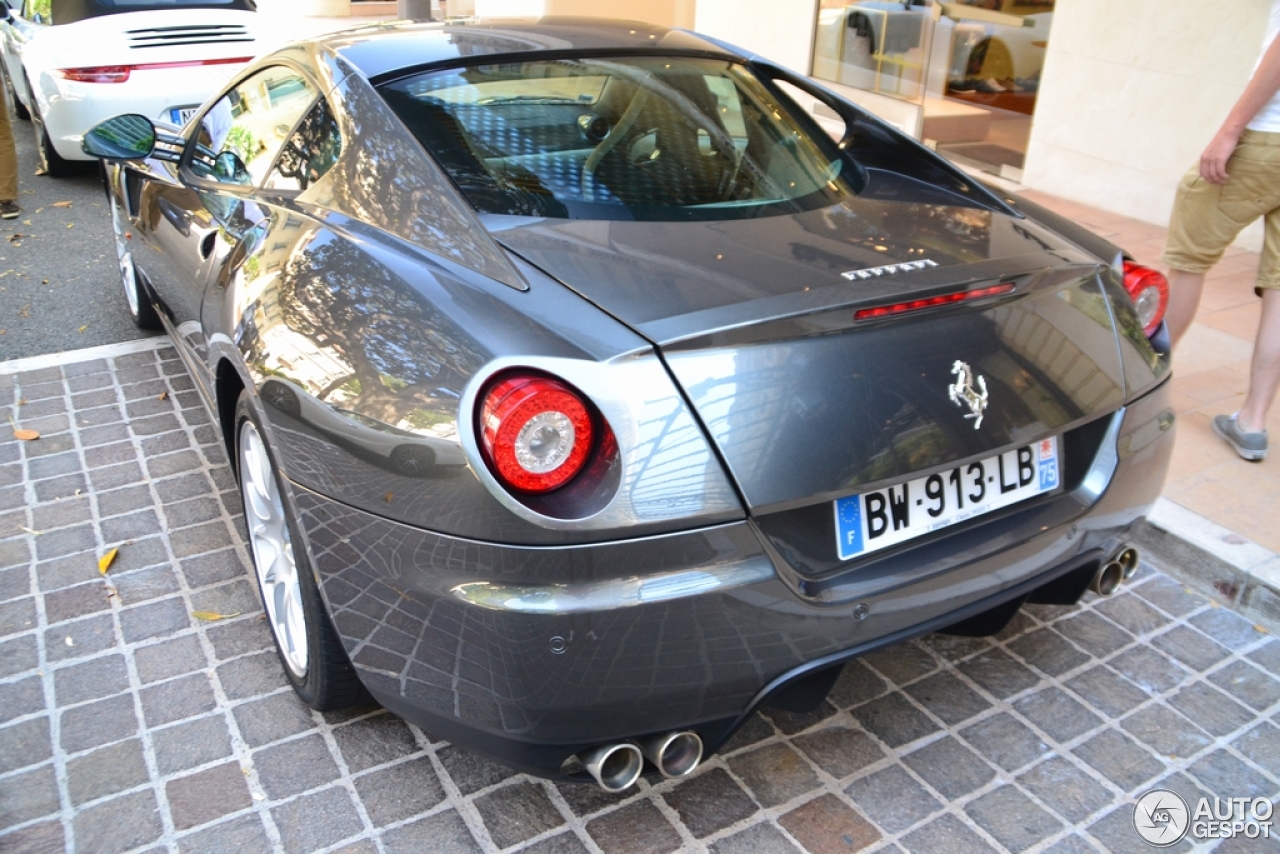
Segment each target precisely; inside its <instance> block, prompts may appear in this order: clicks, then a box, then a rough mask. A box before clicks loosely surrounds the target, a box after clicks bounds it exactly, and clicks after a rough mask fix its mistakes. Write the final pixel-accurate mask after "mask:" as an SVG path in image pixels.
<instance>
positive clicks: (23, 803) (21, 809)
mask: <svg viewBox="0 0 1280 854" xmlns="http://www.w3.org/2000/svg"><path fill="white" fill-rule="evenodd" d="M0 792H2V793H3V795H0V828H5V827H13V826H15V825H19V824H24V823H26V822H28V821H33V820H35V819H38V818H42V817H44V816H47V815H50V814H52V813H55V812H57V811H58V810H59V809H60V808H61V802H60V800H59V795H58V780H57V776H56V774H55V773H54V770H53V766H52V765H45V766H42V767H40V768H36V769H34V770H32V771H26V772H24V773H22V774H18V775H16V776H13V777H9V778H7V779H5V780H4V781H3V782H0ZM2 839H3V837H0V840H2ZM3 849H4V846H3V845H0V850H3Z"/></svg>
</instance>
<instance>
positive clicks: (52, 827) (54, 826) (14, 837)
mask: <svg viewBox="0 0 1280 854" xmlns="http://www.w3.org/2000/svg"><path fill="white" fill-rule="evenodd" d="M65 846H66V833H65V831H63V829H62V824H61V823H59V822H57V821H44V822H40V823H39V824H32V825H28V826H27V827H22V828H19V829H17V830H14V831H10V832H8V833H5V832H4V831H0V851H9V852H12V854H56V852H58V851H63V850H65Z"/></svg>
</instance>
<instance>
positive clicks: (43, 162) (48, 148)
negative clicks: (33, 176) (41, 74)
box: [27, 80, 75, 178]
mask: <svg viewBox="0 0 1280 854" xmlns="http://www.w3.org/2000/svg"><path fill="white" fill-rule="evenodd" d="M27 92H28V93H29V95H30V97H31V128H32V130H34V131H35V134H36V160H37V162H38V163H39V164H40V169H41V171H43V173H44V174H45V175H48V176H49V177H51V178H64V177H66V176H67V175H70V174H72V173H73V172H74V171H75V169H74V167H73V166H72V163H71V161H70V160H67V159H65V158H64V157H63V156H62V155H61V154H59V153H58V150H57V149H56V148H54V147H53V142H52V140H50V139H49V131H48V130H47V129H46V128H45V126H44V119H43V118H42V117H41V116H40V107H39V106H37V105H36V103H35V95H34V92H35V90H34V89H32V88H31V81H30V80H28V81H27Z"/></svg>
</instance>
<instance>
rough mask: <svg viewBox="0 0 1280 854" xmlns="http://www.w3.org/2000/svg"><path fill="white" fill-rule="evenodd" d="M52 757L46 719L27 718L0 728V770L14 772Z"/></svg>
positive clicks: (51, 745)
mask: <svg viewBox="0 0 1280 854" xmlns="http://www.w3.org/2000/svg"><path fill="white" fill-rule="evenodd" d="M51 756H53V743H52V742H51V741H50V738H49V719H48V718H47V717H40V718H28V719H27V720H25V721H19V722H18V723H16V724H10V725H9V726H7V727H0V769H4V770H5V771H14V770H17V769H19V768H25V767H27V766H28V765H35V764H36V763H38V762H44V761H45V760H46V759H49V758H50V757H51Z"/></svg>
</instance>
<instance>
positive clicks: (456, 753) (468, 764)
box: [436, 745, 516, 795]
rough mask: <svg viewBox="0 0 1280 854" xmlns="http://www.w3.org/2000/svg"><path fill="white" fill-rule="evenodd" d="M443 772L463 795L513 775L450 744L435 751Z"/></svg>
mask: <svg viewBox="0 0 1280 854" xmlns="http://www.w3.org/2000/svg"><path fill="white" fill-rule="evenodd" d="M436 757H437V758H438V759H439V760H440V764H441V765H442V766H444V770H445V773H447V774H448V775H449V777H450V779H452V780H453V784H454V785H455V786H457V787H458V791H460V792H462V794H463V795H474V794H475V793H476V792H478V791H480V790H481V789H484V788H487V787H489V786H493V785H496V784H498V783H501V782H502V781H503V780H506V779H508V778H510V777H514V776H515V773H516V772H515V771H513V770H511V769H510V768H508V767H507V766H505V765H499V764H498V763H497V762H491V761H490V760H488V759H485V758H484V757H482V756H480V755H479V754H476V753H472V752H470V751H468V750H463V749H462V748H460V747H454V746H452V745H450V746H448V747H444V748H442V749H440V750H439V751H437V752H436Z"/></svg>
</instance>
